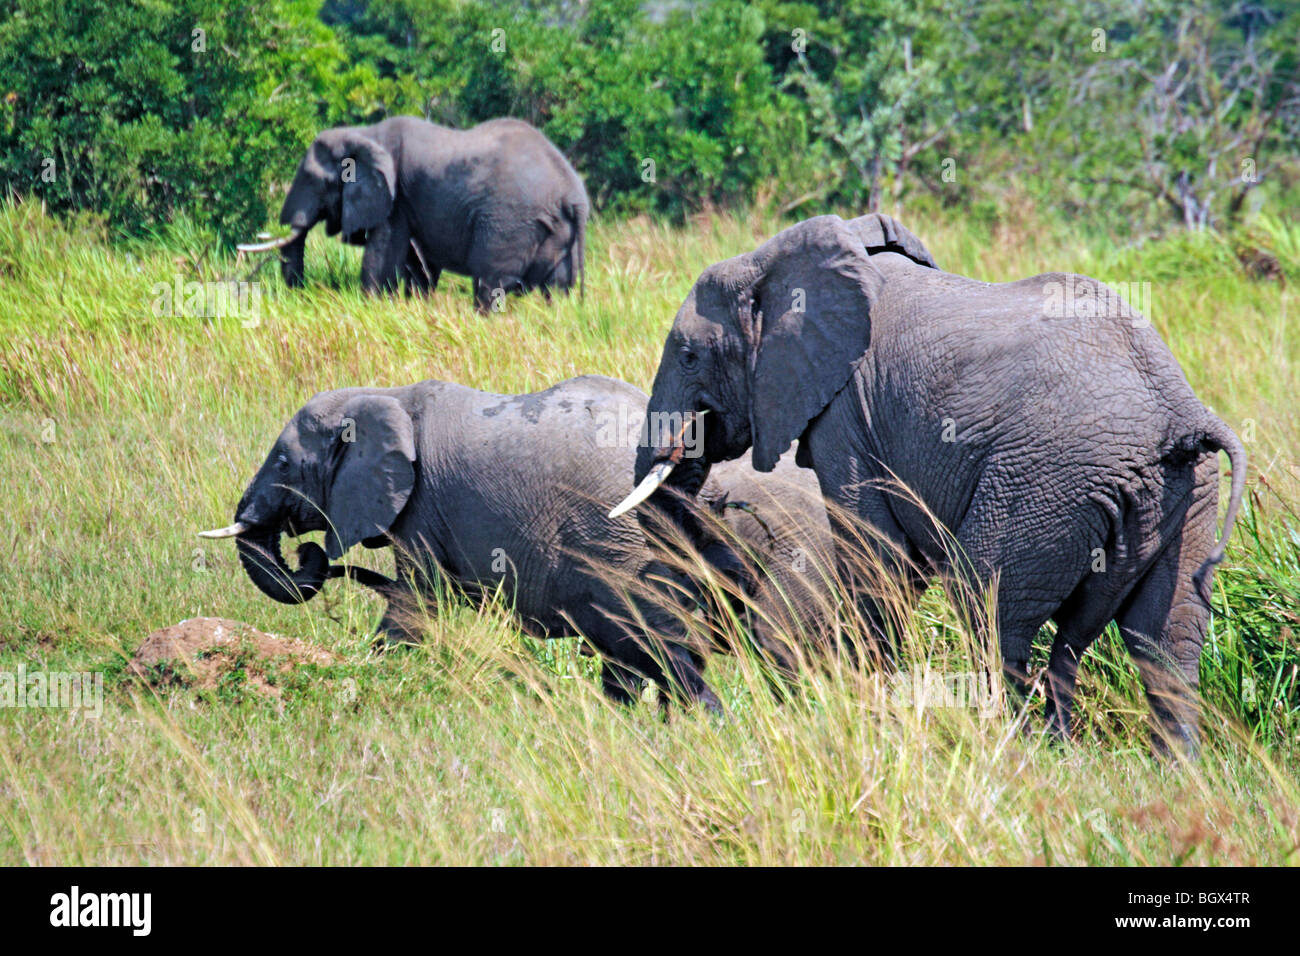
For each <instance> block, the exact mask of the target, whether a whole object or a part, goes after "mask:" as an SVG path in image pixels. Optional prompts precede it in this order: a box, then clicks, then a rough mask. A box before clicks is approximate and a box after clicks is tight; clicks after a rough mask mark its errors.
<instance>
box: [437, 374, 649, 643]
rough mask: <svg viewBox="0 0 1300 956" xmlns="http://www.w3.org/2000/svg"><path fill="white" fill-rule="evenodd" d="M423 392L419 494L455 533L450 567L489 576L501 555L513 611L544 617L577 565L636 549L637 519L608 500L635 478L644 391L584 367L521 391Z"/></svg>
mask: <svg viewBox="0 0 1300 956" xmlns="http://www.w3.org/2000/svg"><path fill="white" fill-rule="evenodd" d="M431 397H432V398H433V399H434V401H432V402H431V403H430V405H429V407H428V410H427V411H426V415H427V416H428V419H429V426H428V428H427V429H426V430H425V433H424V440H425V444H426V445H427V446H428V447H427V448H426V449H423V450H422V458H423V459H424V460H425V461H426V462H427V463H428V467H427V468H425V469H424V471H423V477H422V481H423V484H424V488H423V497H424V501H426V502H428V503H429V504H430V506H432V507H433V508H434V509H435V510H436V512H437V513H438V522H439V524H440V525H441V526H442V527H443V528H445V529H446V533H447V537H448V538H449V539H451V544H450V546H449V547H448V554H447V559H448V562H449V564H450V565H451V567H450V570H452V572H453V573H454V574H455V575H456V576H458V577H460V578H461V579H462V580H467V581H477V582H480V583H489V584H490V583H492V582H493V581H494V580H500V573H499V571H497V570H495V569H496V568H500V567H501V566H502V564H503V562H504V563H507V564H508V565H509V567H510V568H511V573H512V575H514V577H515V579H516V580H517V581H519V582H520V583H521V585H522V586H521V587H520V588H519V589H518V593H517V596H516V600H517V602H518V609H519V611H520V612H521V613H523V614H525V615H530V616H533V617H536V618H537V619H538V620H544V619H545V618H544V615H545V614H546V613H548V612H549V611H551V610H553V609H554V608H555V607H557V606H559V605H561V604H563V603H564V602H565V600H566V595H572V593H573V592H574V589H575V588H581V587H588V588H589V586H590V580H589V578H588V580H587V584H586V585H583V584H582V583H581V581H580V580H579V578H580V577H581V575H579V574H575V573H574V568H575V567H583V568H587V567H594V568H600V567H605V568H608V569H610V570H611V572H614V571H615V569H619V568H623V569H626V568H628V567H631V566H634V565H635V564H636V562H637V561H639V560H641V556H642V555H643V554H644V550H645V547H644V537H643V535H642V533H641V530H640V527H639V526H638V525H637V523H636V520H635V518H633V517H632V516H628V515H625V516H623V517H622V518H619V519H610V518H609V517H608V511H609V509H610V508H611V507H612V506H613V505H614V504H616V503H617V502H618V501H619V500H620V499H621V498H623V497H624V496H625V495H626V494H627V492H628V491H629V490H630V488H631V485H632V472H633V467H634V464H635V457H636V443H637V441H638V440H639V437H640V429H641V422H642V420H643V418H644V415H645V405H646V400H647V399H646V396H645V394H644V393H643V392H641V391H640V390H639V389H637V388H635V387H633V386H631V385H628V384H626V383H624V382H620V381H618V380H616V379H610V378H605V377H603V376H598V375H584V376H580V377H578V378H574V379H568V380H566V381H564V382H560V383H558V384H556V385H554V386H552V387H550V388H547V389H544V390H541V391H537V392H531V393H526V394H520V395H499V394H493V393H488V392H480V391H476V390H473V389H468V388H463V387H461V386H451V387H448V386H445V385H444V386H443V387H442V388H440V389H439V390H438V391H437V392H435V393H431ZM555 626H558V625H555Z"/></svg>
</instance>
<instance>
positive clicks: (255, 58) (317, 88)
mask: <svg viewBox="0 0 1300 956" xmlns="http://www.w3.org/2000/svg"><path fill="white" fill-rule="evenodd" d="M316 13H317V9H316V5H315V4H313V3H310V2H301V0H249V2H237V3H233V4H232V3H226V2H223V0H175V2H165V0H164V2H151V3H148V4H142V3H120V2H105V0H67V2H61V3H50V2H48V0H23V2H19V3H16V4H13V5H11V9H10V10H9V11H7V15H6V16H5V17H4V19H3V21H0V99H2V102H0V177H3V183H4V186H5V187H7V190H8V191H13V192H16V193H19V194H22V195H28V196H33V197H39V198H40V199H42V200H44V201H45V202H47V203H48V204H49V205H50V206H51V207H53V208H55V209H72V208H77V209H85V208H89V209H96V210H100V211H102V212H103V213H105V214H107V215H108V216H109V217H110V219H111V220H112V221H113V222H114V224H115V225H117V226H119V227H120V228H122V229H123V230H125V231H132V232H136V231H140V230H141V229H143V228H146V227H149V226H152V225H154V224H158V223H165V222H168V221H170V219H171V218H172V217H173V216H174V215H175V214H176V213H178V212H181V211H184V212H186V213H188V214H190V215H191V216H192V217H193V218H194V219H195V220H196V221H198V222H199V223H201V224H204V225H208V226H211V227H214V228H215V229H217V230H218V231H221V232H224V233H226V234H228V235H230V234H242V233H243V232H244V231H245V230H246V229H247V228H248V226H249V225H250V224H253V223H258V224H260V223H261V222H263V221H264V220H265V219H266V214H267V204H268V198H269V189H268V187H269V184H270V180H271V179H272V178H274V177H280V178H286V177H287V176H288V175H290V174H291V172H292V168H293V164H295V163H296V161H297V154H298V153H299V152H300V151H301V149H302V148H303V147H304V145H305V143H306V142H308V141H309V140H310V139H311V137H312V136H313V135H314V133H315V130H316V128H317V127H318V126H319V125H320V123H321V120H322V118H323V116H324V114H325V113H326V112H327V110H328V109H329V108H330V105H331V103H337V99H336V97H335V95H334V93H333V92H332V89H331V87H332V86H333V85H334V84H335V83H336V82H338V81H337V80H335V79H334V77H335V75H336V74H337V73H338V71H340V70H341V69H342V68H343V66H344V61H343V57H342V52H341V48H340V46H339V44H338V43H337V41H336V39H335V37H334V35H333V34H332V33H331V31H330V30H329V28H328V27H326V26H325V25H324V24H322V23H320V22H319V20H318V19H317V16H316Z"/></svg>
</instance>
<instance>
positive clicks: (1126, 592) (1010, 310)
mask: <svg viewBox="0 0 1300 956" xmlns="http://www.w3.org/2000/svg"><path fill="white" fill-rule="evenodd" d="M701 413H707V414H704V416H703V418H702V419H701V421H702V422H703V426H702V427H703V435H702V436H696V441H697V442H698V443H699V445H700V447H701V448H702V454H700V455H699V456H697V457H686V456H683V455H682V454H681V453H680V450H679V447H678V446H679V444H680V443H679V442H678V441H676V440H675V438H674V435H673V433H672V431H671V429H668V428H662V429H661V430H660V431H659V433H658V434H657V435H652V436H651V437H650V439H649V441H648V442H647V443H646V445H645V446H644V447H643V448H642V449H641V450H640V453H639V454H638V457H637V464H636V470H635V472H634V478H635V479H636V480H637V481H638V482H641V487H640V488H639V490H638V491H637V493H636V494H635V495H634V496H633V498H632V499H630V500H631V501H632V503H635V502H636V500H637V499H640V500H647V501H649V502H650V504H651V505H652V506H653V505H655V504H656V503H662V505H663V506H664V507H665V508H669V509H672V508H676V512H675V513H676V514H677V515H682V514H684V512H683V510H682V509H681V508H680V507H678V506H676V505H675V504H674V500H675V499H674V498H673V497H672V496H670V495H669V492H675V493H677V495H678V496H680V495H682V494H685V495H687V496H689V495H693V494H696V493H697V492H698V491H699V490H700V489H701V487H702V486H703V484H704V482H705V480H706V479H707V477H708V475H709V470H710V466H711V464H712V463H716V462H721V461H726V460H729V459H734V458H736V457H737V456H739V455H741V454H743V453H745V452H746V451H747V450H749V449H752V455H753V462H754V467H755V468H757V469H759V470H760V471H767V470H769V469H771V468H772V467H773V465H774V464H775V463H776V461H777V459H778V458H779V457H780V456H781V455H782V454H783V453H786V452H787V449H789V448H790V447H791V444H792V442H794V441H795V440H796V439H798V451H797V461H798V462H799V463H800V464H802V465H804V466H805V467H807V468H811V469H812V470H813V471H814V472H815V473H816V475H817V479H818V481H819V483H820V485H821V490H822V493H823V495H824V496H825V499H826V501H827V502H829V503H831V504H833V505H834V506H835V508H834V509H833V510H834V513H835V516H836V521H835V522H834V523H835V525H836V532H837V539H838V544H839V545H840V548H841V550H842V552H843V555H842V559H843V558H847V557H848V556H851V555H853V553H854V552H855V551H860V550H861V549H860V547H859V546H858V543H857V541H856V540H855V536H856V533H857V532H858V531H860V530H862V529H869V531H870V533H871V535H872V540H873V549H872V550H873V552H874V553H871V554H869V555H868V557H869V558H871V559H872V562H873V563H874V565H875V567H877V568H882V569H884V570H885V572H886V573H887V574H888V575H889V577H890V578H891V579H892V580H895V581H898V582H903V583H904V585H905V587H906V589H907V591H908V593H909V595H910V598H911V600H915V598H916V597H917V596H919V594H920V592H921V591H922V590H923V589H924V586H925V584H926V583H927V581H928V580H929V579H930V578H931V577H933V576H941V577H943V578H944V579H945V580H946V581H947V582H948V583H949V584H952V585H957V586H956V587H954V588H953V590H954V597H955V598H957V599H958V600H959V601H960V602H962V603H963V604H965V605H966V608H965V609H966V611H967V612H968V616H969V617H970V618H971V620H972V623H973V624H974V625H975V627H976V630H977V631H980V632H982V631H983V624H984V622H983V621H982V619H981V609H980V608H978V607H972V606H970V603H971V602H972V601H975V600H978V599H979V598H981V597H982V596H984V595H986V594H988V593H990V592H993V594H994V596H995V598H996V613H995V620H994V621H993V622H992V623H993V624H995V625H996V633H997V637H998V643H999V645H1000V648H1001V653H1002V660H1003V664H1004V666H1005V668H1006V669H1007V671H1008V674H1009V675H1010V677H1011V678H1012V681H1013V683H1015V684H1017V685H1020V686H1021V687H1022V688H1023V682H1024V680H1025V677H1026V674H1027V666H1028V660H1029V655H1030V648H1031V645H1032V642H1033V640H1034V638H1035V636H1036V635H1037V634H1038V632H1039V629H1040V628H1041V627H1042V625H1044V624H1045V623H1046V622H1047V621H1049V620H1054V621H1055V623H1056V625H1057V631H1056V636H1055V639H1054V643H1053V646H1052V652H1051V660H1050V663H1049V667H1048V673H1047V685H1048V687H1047V689H1048V707H1049V713H1050V725H1051V727H1052V728H1053V729H1054V730H1055V731H1056V732H1057V733H1059V734H1061V735H1065V734H1068V733H1069V728H1070V720H1071V710H1072V706H1073V694H1074V684H1075V677H1076V672H1077V670H1078V666H1079V660H1080V658H1081V657H1082V656H1083V653H1084V651H1085V650H1086V649H1087V648H1088V646H1089V645H1090V644H1091V643H1092V641H1093V640H1094V639H1095V638H1096V637H1098V636H1099V635H1100V634H1101V633H1102V631H1103V629H1104V628H1105V627H1106V625H1107V624H1108V623H1109V622H1110V621H1112V620H1114V621H1115V622H1116V623H1117V624H1118V626H1119V629H1120V633H1121V635H1122V636H1123V639H1124V642H1125V644H1126V645H1127V647H1128V649H1129V651H1130V653H1131V654H1132V655H1133V657H1134V659H1135V661H1136V663H1137V665H1138V669H1139V671H1140V673H1141V676H1142V680H1143V682H1144V684H1145V686H1146V689H1147V695H1148V699H1149V701H1150V704H1151V709H1152V713H1153V716H1154V717H1155V718H1156V720H1155V730H1156V743H1157V746H1163V745H1164V743H1165V742H1167V741H1169V740H1170V739H1172V740H1173V741H1177V742H1181V743H1183V744H1185V745H1187V746H1188V747H1193V746H1195V742H1196V739H1197V707H1196V700H1195V691H1196V686H1197V679H1198V660H1199V657H1200V651H1201V645H1202V642H1203V641H1204V638H1205V634H1206V630H1207V627H1208V624H1209V616H1210V608H1209V603H1208V588H1209V581H1210V576H1211V574H1212V572H1213V569H1214V566H1215V565H1216V564H1217V563H1218V562H1219V561H1220V560H1221V559H1222V558H1223V554H1224V548H1225V545H1226V542H1227V539H1228V536H1229V534H1230V533H1231V531H1232V525H1233V520H1234V519H1235V517H1236V515H1237V513H1238V510H1239V508H1240V505H1241V500H1242V494H1243V491H1244V488H1245V481H1246V455H1245V451H1244V449H1243V447H1242V444H1241V442H1240V441H1239V440H1238V439H1237V437H1236V436H1235V435H1234V434H1233V433H1232V431H1231V430H1230V429H1229V428H1228V426H1227V425H1225V424H1224V423H1223V422H1222V421H1221V420H1220V419H1218V418H1217V417H1216V416H1215V415H1213V414H1211V413H1210V411H1209V410H1208V409H1206V407H1205V405H1204V404H1202V403H1201V401H1200V400H1199V399H1198V398H1197V397H1196V395H1195V394H1194V393H1193V391H1192V389H1191V387H1190V386H1189V385H1188V383H1187V379H1186V378H1185V377H1184V375H1183V372H1182V370H1181V369H1180V368H1179V366H1178V363H1177V361H1176V360H1175V359H1174V357H1173V355H1172V354H1171V353H1170V351H1169V349H1168V347H1167V346H1166V345H1165V344H1164V342H1162V341H1161V339H1160V336H1159V335H1158V334H1157V333H1156V331H1155V329H1153V328H1152V327H1151V324H1150V322H1149V321H1147V320H1145V319H1143V318H1142V317H1141V316H1140V315H1138V314H1137V313H1135V312H1134V311H1133V310H1132V309H1131V308H1129V307H1128V305H1127V304H1126V303H1123V302H1122V301H1121V300H1120V299H1119V298H1118V296H1116V295H1115V294H1114V293H1113V292H1111V291H1110V290H1109V289H1107V288H1106V287H1105V286H1103V285H1101V283H1099V282H1096V281H1095V280H1092V279H1088V278H1086V277H1084V276H1073V275H1063V274H1050V275H1042V276H1037V277H1034V278H1031V279H1024V280H1021V281H1019V282H1009V283H1004V284H995V283H988V282H977V281H975V280H973V279H967V278H965V277H962V276H958V275H953V274H950V273H946V272H942V271H940V270H938V269H937V268H936V267H935V264H934V260H933V259H932V258H931V257H930V255H929V253H927V252H925V249H924V247H923V246H922V245H921V244H920V242H919V240H917V239H916V237H915V236H913V235H912V234H911V233H909V232H907V230H905V229H903V228H902V227H901V226H899V225H898V224H897V223H895V222H894V221H893V220H891V219H889V218H888V217H886V216H879V215H872V216H866V217H863V218H862V219H858V220H853V221H850V222H845V221H843V220H841V219H839V218H838V217H836V216H822V217H818V218H815V219H810V220H807V221H806V222H803V223H800V224H798V225H795V226H792V227H790V228H788V229H786V230H784V231H783V232H781V233H780V234H778V235H777V236H776V237H774V238H773V239H771V240H769V241H768V242H766V243H764V244H763V245H762V246H760V247H759V248H758V249H756V250H754V251H753V252H751V253H747V254H745V255H741V256H738V257H736V258H734V259H729V260H727V261H725V262H721V263H718V264H716V265H713V266H711V267H710V268H708V269H707V270H705V271H704V273H703V274H702V275H701V276H700V277H699V279H698V280H697V281H696V283H695V285H694V287H693V288H692V290H691V292H690V294H689V295H688V297H687V299H686V301H685V303H683V305H682V307H681V309H680V310H679V311H678V313H677V317H676V319H675V321H674V322H673V326H672V330H671V331H670V332H669V334H668V339H667V342H666V344H665V346H664V351H663V356H662V359H661V360H660V364H659V370H658V373H657V374H656V376H655V382H654V389H653V393H652V395H651V398H650V404H649V409H648V412H647V415H648V417H649V419H650V420H652V421H661V422H666V421H671V420H674V418H676V419H678V420H680V419H682V418H684V417H694V416H698V415H700V414H701ZM1220 451H1223V452H1226V453H1227V455H1228V457H1229V459H1230V460H1231V464H1232V488H1231V496H1230V499H1229V502H1228V507H1227V511H1226V514H1225V517H1224V524H1223V532H1222V534H1221V535H1220V536H1219V537H1218V538H1217V540H1216V536H1215V522H1216V518H1217V508H1216V504H1217V501H1218V493H1219V471H1218V452H1220ZM621 510H622V509H621V507H620V508H615V509H614V513H615V514H618V513H620V511H621ZM647 511H653V508H652V509H647ZM646 513H647V512H646V511H643V512H642V516H643V520H645V514H646ZM840 516H847V517H846V518H844V519H843V520H841V519H840ZM847 518H852V519H854V520H855V521H856V522H857V526H855V527H846V526H845V522H846V521H847ZM850 574H851V572H846V577H848V576H850ZM854 590H855V594H856V596H857V599H858V604H859V606H860V609H861V611H862V614H863V616H864V618H865V619H866V620H868V621H869V622H870V623H871V625H872V629H873V631H874V632H875V634H874V636H875V638H876V642H877V646H876V648H875V649H876V650H879V651H880V652H881V653H882V654H883V655H884V656H885V657H886V658H888V655H889V638H890V635H891V634H892V633H897V627H892V628H891V627H890V626H889V625H890V624H891V623H894V624H896V623H897V622H896V621H893V620H891V618H896V617H897V616H898V612H899V610H900V608H897V607H891V608H885V607H882V606H880V605H879V603H878V602H876V601H874V600H872V598H871V597H870V595H869V593H868V592H867V589H865V588H855V589H854ZM906 600H907V596H905V598H904V600H903V601H902V602H900V603H906ZM902 610H903V611H904V612H906V610H907V609H906V608H903V609H902Z"/></svg>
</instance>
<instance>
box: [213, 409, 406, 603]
mask: <svg viewBox="0 0 1300 956" xmlns="http://www.w3.org/2000/svg"><path fill="white" fill-rule="evenodd" d="M414 462H415V437H414V425H413V423H412V420H411V416H410V415H409V414H408V413H407V411H406V410H405V408H403V406H402V404H401V403H400V402H399V401H398V400H397V399H396V398H394V397H393V396H391V395H389V394H385V393H384V392H383V391H378V390H373V389H355V388H348V389H339V390H337V391H332V392H322V393H320V394H319V395H317V396H315V397H314V398H312V400H311V401H309V402H308V403H307V404H306V405H305V406H303V408H302V409H301V410H300V411H299V412H298V413H297V414H296V415H295V416H294V417H293V419H292V420H291V421H290V422H289V424H288V425H286V426H285V428H284V431H282V432H281V433H280V437H279V438H278V439H276V442H275V445H274V446H273V447H272V448H271V453H270V454H269V455H268V456H267V459H266V461H265V462H264V463H263V465H262V467H261V468H260V469H259V470H258V472H257V474H256V475H255V476H254V477H253V480H252V482H251V483H250V484H249V486H248V488H247V490H245V492H244V496H243V498H241V499H240V501H239V507H238V508H237V509H236V511H235V523H234V524H233V525H231V526H230V527H229V528H223V529H221V530H219V531H208V532H204V536H205V537H213V538H217V537H231V536H235V537H236V541H237V545H238V548H239V557H240V561H241V562H242V563H243V565H244V570H245V571H247V572H248V576H249V577H250V578H251V579H252V581H253V583H254V584H256V585H257V587H258V588H259V589H260V590H261V591H262V592H263V593H264V594H266V595H267V596H268V597H270V598H273V599H275V600H276V601H280V602H281V603H284V604H298V603H301V602H303V601H308V600H310V599H311V598H313V597H315V595H316V593H317V592H318V591H319V590H320V588H321V585H322V584H323V583H324V581H325V578H326V577H327V576H329V562H330V560H333V559H336V558H338V557H340V556H341V555H342V554H343V552H345V551H347V550H348V548H350V547H352V546H353V545H354V544H356V543H358V542H362V541H364V542H366V543H368V544H375V545H378V544H381V543H382V542H383V540H384V539H383V536H384V535H385V534H386V533H387V532H388V530H389V529H390V528H391V527H392V524H393V522H394V521H395V520H396V519H397V516H398V515H399V514H400V513H401V511H402V509H403V508H404V507H406V502H407V499H408V498H409V497H410V495H411V491H412V489H413V488H414V485H415V464H414ZM309 531H324V532H325V533H326V534H325V550H322V549H321V548H320V546H319V545H316V544H312V543H307V544H304V545H302V546H300V547H299V549H298V556H299V560H300V567H299V569H298V570H297V571H294V570H292V569H290V568H289V566H288V565H287V564H286V563H285V560H284V557H283V556H282V554H281V551H280V536H281V535H283V534H288V535H290V536H296V535H299V534H303V533H305V532H309Z"/></svg>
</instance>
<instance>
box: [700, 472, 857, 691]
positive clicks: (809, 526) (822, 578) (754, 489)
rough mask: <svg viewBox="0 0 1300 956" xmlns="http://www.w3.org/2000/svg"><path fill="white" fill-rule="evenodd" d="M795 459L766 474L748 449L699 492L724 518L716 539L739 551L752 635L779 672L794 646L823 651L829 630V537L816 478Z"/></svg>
mask: <svg viewBox="0 0 1300 956" xmlns="http://www.w3.org/2000/svg"><path fill="white" fill-rule="evenodd" d="M794 458H795V456H794V453H793V451H792V452H790V453H787V454H786V455H783V456H782V457H781V460H780V461H779V462H777V464H776V467H775V468H774V469H773V470H772V471H771V472H770V473H769V474H764V473H762V472H758V471H755V470H754V469H753V465H752V463H751V461H750V456H749V454H748V453H746V454H744V455H742V456H741V457H740V458H738V459H736V460H735V461H727V462H721V463H719V464H717V465H715V466H713V467H712V469H711V470H710V474H709V479H708V481H707V482H705V484H704V487H703V489H702V490H701V492H700V495H699V498H700V499H701V500H702V501H703V502H704V503H705V504H706V505H707V506H708V508H709V510H710V511H711V512H712V514H713V515H714V516H715V517H716V518H720V519H721V520H722V521H723V522H724V523H725V525H726V528H727V534H726V535H725V536H723V540H724V541H727V542H729V543H731V544H732V546H733V547H735V546H738V547H739V548H740V549H742V550H744V551H745V552H746V553H745V554H744V556H743V559H742V562H741V563H742V567H743V571H742V572H741V574H740V575H737V576H738V577H739V578H740V580H742V581H743V582H744V585H745V590H746V592H747V594H748V597H749V600H748V602H747V608H746V610H747V611H748V612H749V625H750V630H751V635H752V639H753V641H754V643H755V644H756V645H757V646H758V647H759V648H761V649H762V650H763V651H764V652H765V653H766V654H767V656H768V657H769V659H771V660H772V662H773V663H775V664H776V665H777V666H778V668H779V670H780V671H781V672H783V673H784V674H786V675H792V674H793V673H794V672H795V671H796V670H797V663H798V655H799V652H800V651H801V650H821V651H824V650H826V649H827V641H828V639H829V635H830V632H831V631H832V630H833V628H834V606H833V597H832V594H833V588H832V584H833V582H834V576H835V541H834V536H833V534H832V532H831V525H830V520H829V519H828V517H827V515H826V506H825V504H824V503H823V501H822V495H821V488H820V487H819V486H818V484H817V477H816V475H814V474H813V473H812V472H811V471H809V470H808V469H806V468H800V467H798V466H797V465H796V464H795V461H794ZM706 553H707V552H706ZM719 563H722V562H719Z"/></svg>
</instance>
